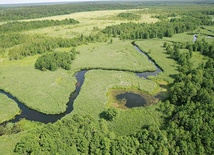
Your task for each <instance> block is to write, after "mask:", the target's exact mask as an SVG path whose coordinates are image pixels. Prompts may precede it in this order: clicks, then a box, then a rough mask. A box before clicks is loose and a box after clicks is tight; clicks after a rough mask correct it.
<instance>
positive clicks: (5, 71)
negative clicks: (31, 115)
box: [0, 56, 76, 114]
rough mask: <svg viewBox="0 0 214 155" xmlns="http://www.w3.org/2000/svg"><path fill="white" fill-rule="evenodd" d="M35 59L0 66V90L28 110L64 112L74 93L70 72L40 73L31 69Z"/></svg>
mask: <svg viewBox="0 0 214 155" xmlns="http://www.w3.org/2000/svg"><path fill="white" fill-rule="evenodd" d="M36 58H37V56H34V57H28V58H24V59H22V60H18V61H8V62H4V63H1V64H0V72H1V74H0V79H1V81H0V88H1V89H3V90H5V91H6V92H9V93H11V94H12V95H13V96H15V97H17V98H18V99H19V100H20V101H21V102H23V103H25V104H26V105H27V106H28V107H31V108H32V109H35V110H38V111H41V112H43V113H48V114H56V113H61V112H63V111H65V109H66V103H67V101H68V99H69V96H70V94H71V92H73V91H74V90H75V83H76V79H75V77H74V76H73V73H70V72H68V71H65V70H62V69H59V70H57V71H56V72H50V71H46V72H42V71H39V70H36V69H35V68H34V62H35V61H36Z"/></svg>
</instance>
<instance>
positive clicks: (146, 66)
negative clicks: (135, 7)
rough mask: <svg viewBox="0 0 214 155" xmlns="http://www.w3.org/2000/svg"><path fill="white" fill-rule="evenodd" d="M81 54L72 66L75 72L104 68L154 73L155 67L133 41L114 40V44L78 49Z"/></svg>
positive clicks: (93, 45)
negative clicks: (135, 46) (134, 45)
mask: <svg viewBox="0 0 214 155" xmlns="http://www.w3.org/2000/svg"><path fill="white" fill-rule="evenodd" d="M77 51H78V52H80V54H79V55H77V57H76V59H75V61H74V62H73V64H72V69H73V70H81V69H89V68H102V69H117V70H129V71H134V72H136V71H138V72H143V71H148V70H149V71H153V70H155V68H154V65H153V64H152V63H151V62H149V61H148V59H147V58H146V57H145V56H144V55H143V54H141V53H139V52H137V51H136V50H135V49H134V47H133V46H132V44H131V41H120V40H118V39H114V40H113V43H112V44H110V43H95V44H89V45H83V46H80V47H78V48H77Z"/></svg>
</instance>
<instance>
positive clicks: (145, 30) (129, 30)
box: [102, 13, 214, 40]
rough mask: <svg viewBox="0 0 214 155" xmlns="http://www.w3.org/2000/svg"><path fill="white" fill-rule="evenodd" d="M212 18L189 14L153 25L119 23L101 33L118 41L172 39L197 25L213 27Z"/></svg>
mask: <svg viewBox="0 0 214 155" xmlns="http://www.w3.org/2000/svg"><path fill="white" fill-rule="evenodd" d="M213 24H214V22H213V21H212V18H210V17H208V16H205V15H201V14H196V15H195V14H192V13H189V14H188V16H186V17H183V18H172V19H170V20H169V21H161V22H157V23H155V24H145V23H131V22H130V23H121V24H120V25H113V26H108V27H106V28H105V29H104V30H103V31H102V32H104V33H106V34H108V35H112V36H114V37H116V36H118V35H119V37H120V39H122V40H124V39H149V38H163V37H172V36H173V34H177V33H182V32H186V31H192V30H195V29H196V27H197V26H199V25H213Z"/></svg>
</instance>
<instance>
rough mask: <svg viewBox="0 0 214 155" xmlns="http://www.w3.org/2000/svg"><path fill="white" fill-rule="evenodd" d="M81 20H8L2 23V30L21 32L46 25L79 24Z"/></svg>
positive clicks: (0, 26) (2, 31)
mask: <svg viewBox="0 0 214 155" xmlns="http://www.w3.org/2000/svg"><path fill="white" fill-rule="evenodd" d="M78 23H79V21H77V20H75V19H71V18H69V19H64V20H38V21H29V22H18V21H15V22H8V23H6V24H2V25H0V32H1V33H6V32H20V31H24V30H32V29H38V28H44V27H51V26H59V25H73V24H78Z"/></svg>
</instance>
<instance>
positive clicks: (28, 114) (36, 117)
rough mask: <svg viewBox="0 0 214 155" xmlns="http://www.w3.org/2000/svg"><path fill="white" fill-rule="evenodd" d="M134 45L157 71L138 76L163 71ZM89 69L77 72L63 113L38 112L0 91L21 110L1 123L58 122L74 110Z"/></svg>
mask: <svg viewBox="0 0 214 155" xmlns="http://www.w3.org/2000/svg"><path fill="white" fill-rule="evenodd" d="M133 46H134V48H135V49H136V50H137V51H138V52H140V53H142V54H144V55H145V56H146V57H147V58H148V60H149V61H151V62H152V63H153V64H154V65H155V67H156V71H154V72H143V73H135V74H136V76H138V77H144V78H148V76H151V75H157V74H158V73H159V72H161V71H162V70H161V69H160V68H159V67H158V65H157V64H156V63H155V61H154V60H153V59H152V58H151V57H149V56H148V55H147V54H146V53H144V52H143V51H142V50H141V49H140V48H139V47H138V46H137V45H136V44H134V43H133ZM87 71H89V70H82V71H79V72H78V73H77V74H76V80H77V84H76V89H75V91H74V92H73V93H71V95H70V98H69V101H68V103H67V108H66V111H65V112H63V113H61V114H54V115H51V114H44V113H41V112H38V111H36V110H33V109H31V108H28V107H27V106H26V105H25V104H23V103H21V102H20V101H19V100H18V99H17V98H16V97H14V96H13V95H11V94H10V93H7V92H5V91H3V90H0V93H1V94H4V95H6V96H7V97H8V98H10V99H12V100H13V101H15V102H16V103H17V105H18V107H19V108H20V110H21V113H20V114H18V115H16V116H15V117H14V118H13V119H11V120H8V121H5V122H3V123H1V124H0V125H5V124H7V123H8V122H12V123H16V122H18V121H19V120H20V119H23V118H25V119H27V120H31V121H38V122H42V123H54V122H56V121H57V120H59V119H61V118H62V117H64V116H65V115H67V114H69V113H71V112H72V110H73V103H74V100H75V99H76V98H77V96H78V95H79V92H80V90H81V87H82V84H83V82H84V76H85V73H86V72H87Z"/></svg>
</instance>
